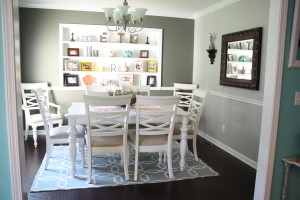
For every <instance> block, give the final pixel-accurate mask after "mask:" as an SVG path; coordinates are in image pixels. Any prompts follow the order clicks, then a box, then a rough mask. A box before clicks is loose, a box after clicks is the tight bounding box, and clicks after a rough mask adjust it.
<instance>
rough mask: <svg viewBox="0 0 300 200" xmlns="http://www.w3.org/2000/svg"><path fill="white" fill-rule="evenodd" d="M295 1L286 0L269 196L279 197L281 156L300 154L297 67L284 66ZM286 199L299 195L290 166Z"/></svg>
mask: <svg viewBox="0 0 300 200" xmlns="http://www.w3.org/2000/svg"><path fill="white" fill-rule="evenodd" d="M294 5H295V0H290V1H289V7H288V9H289V10H288V20H287V28H286V31H287V32H286V43H285V54H284V65H283V77H282V78H283V79H282V91H281V102H280V113H279V123H278V135H277V144H276V155H275V163H274V166H275V167H274V172H273V180H272V191H271V199H272V200H279V199H281V192H282V187H283V180H284V165H283V162H282V160H281V159H282V158H284V157H292V156H299V155H300V123H299V120H300V106H294V100H295V92H296V91H300V79H299V77H300V70H299V69H296V68H288V59H289V55H290V43H291V30H292V24H293V13H294ZM288 184H289V185H288V195H287V199H288V200H299V198H300V190H299V185H300V168H296V167H291V170H290V176H289V182H288Z"/></svg>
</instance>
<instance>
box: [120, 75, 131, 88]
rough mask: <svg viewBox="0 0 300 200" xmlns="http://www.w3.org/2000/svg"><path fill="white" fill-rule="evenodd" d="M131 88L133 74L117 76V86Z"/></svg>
mask: <svg viewBox="0 0 300 200" xmlns="http://www.w3.org/2000/svg"><path fill="white" fill-rule="evenodd" d="M122 85H129V86H133V74H119V86H122Z"/></svg>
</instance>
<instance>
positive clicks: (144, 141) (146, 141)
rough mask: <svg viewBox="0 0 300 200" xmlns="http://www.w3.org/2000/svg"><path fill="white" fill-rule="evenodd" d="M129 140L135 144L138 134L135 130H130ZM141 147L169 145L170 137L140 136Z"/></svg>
mask: <svg viewBox="0 0 300 200" xmlns="http://www.w3.org/2000/svg"><path fill="white" fill-rule="evenodd" d="M128 137H129V140H130V141H131V142H132V143H133V144H135V140H136V139H135V137H136V132H135V130H130V131H129V133H128ZM139 142H140V144H139V145H140V146H157V145H167V144H168V136H167V135H140V136H139Z"/></svg>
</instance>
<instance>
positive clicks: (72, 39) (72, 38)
mask: <svg viewBox="0 0 300 200" xmlns="http://www.w3.org/2000/svg"><path fill="white" fill-rule="evenodd" d="M71 35H72V37H71V40H70V41H71V42H75V40H74V37H73V36H74V33H72V34H71Z"/></svg>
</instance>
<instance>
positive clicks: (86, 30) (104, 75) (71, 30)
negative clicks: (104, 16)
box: [59, 24, 163, 90]
mask: <svg viewBox="0 0 300 200" xmlns="http://www.w3.org/2000/svg"><path fill="white" fill-rule="evenodd" d="M103 32H107V42H100V34H102V33H103ZM71 34H73V36H71ZM113 34H114V35H115V36H116V39H117V42H111V38H112V35H113ZM135 34H137V35H138V42H137V43H130V35H131V34H130V33H125V35H124V36H123V42H122V43H120V38H119V36H118V35H117V33H116V32H110V31H108V30H107V28H106V26H105V25H85V24H60V25H59V61H60V62H59V69H60V87H59V88H66V89H71V88H72V90H76V89H77V88H79V89H80V88H81V89H82V88H85V84H84V82H83V77H84V76H86V75H87V74H89V75H91V76H93V77H94V80H95V84H96V85H98V84H99V85H101V81H102V82H107V81H110V80H111V81H112V82H113V83H114V84H116V85H118V83H117V81H118V76H119V74H121V73H122V74H123V73H125V74H133V78H134V81H133V82H134V84H135V85H146V83H147V76H155V77H156V86H157V87H152V88H161V75H162V38H163V30H162V29H151V28H144V29H143V30H142V31H140V32H138V33H135ZM83 36H89V37H91V42H83V41H82V38H83ZM71 37H73V38H74V39H75V41H70V39H71ZM147 37H149V40H148V41H149V43H150V44H145V42H146V41H147ZM90 47H91V48H90ZM68 48H79V55H80V56H67V55H68V54H67V49H68ZM87 48H90V49H91V51H92V52H93V50H95V51H96V52H97V53H96V54H97V55H99V56H97V57H91V56H87V55H91V54H88V53H87V51H88V50H87ZM125 50H129V51H131V52H132V57H131V58H127V57H122V56H123V51H125ZM141 50H148V55H149V58H140V57H139V56H140V51H141ZM110 51H115V53H116V56H115V57H109V52H110ZM66 60H70V61H76V62H78V63H79V65H80V62H92V66H93V69H94V67H105V70H106V71H104V72H100V71H65V70H64V69H65V66H64V62H65V61H66ZM149 60H155V61H157V72H155V73H153V72H146V71H147V63H148V61H149ZM137 61H141V62H142V65H143V68H144V72H136V71H134V69H135V66H134V65H135V63H136V62H137ZM125 63H126V65H127V66H128V68H129V71H128V72H122V71H121V69H122V66H124V64H125ZM112 66H114V68H116V70H117V72H111V71H110V70H111V68H112ZM67 73H68V74H77V75H78V79H79V86H68V87H65V86H64V74H67Z"/></svg>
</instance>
